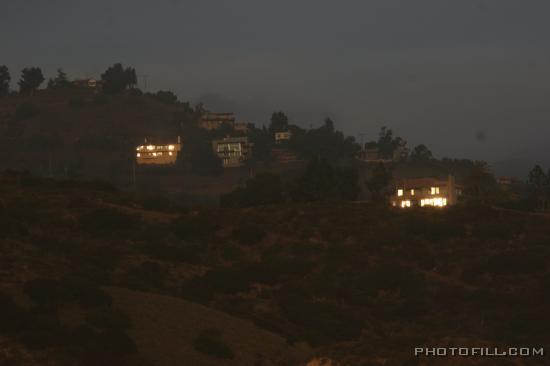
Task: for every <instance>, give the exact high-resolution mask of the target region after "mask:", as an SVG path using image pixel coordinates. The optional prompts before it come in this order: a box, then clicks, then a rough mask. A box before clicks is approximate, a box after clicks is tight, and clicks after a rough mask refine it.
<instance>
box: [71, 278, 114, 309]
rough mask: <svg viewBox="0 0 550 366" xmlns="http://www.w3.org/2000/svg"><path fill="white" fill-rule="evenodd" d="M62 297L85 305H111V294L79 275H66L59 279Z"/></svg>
mask: <svg viewBox="0 0 550 366" xmlns="http://www.w3.org/2000/svg"><path fill="white" fill-rule="evenodd" d="M61 288H62V290H63V297H64V298H65V299H66V300H67V301H68V302H76V303H78V304H80V305H82V306H85V307H108V306H111V305H112V302H113V299H112V297H111V295H109V294H108V293H107V292H105V291H104V290H102V289H101V288H100V287H99V286H98V285H97V284H94V283H92V282H90V281H88V280H84V279H82V278H80V277H66V278H64V279H63V280H62V281H61Z"/></svg>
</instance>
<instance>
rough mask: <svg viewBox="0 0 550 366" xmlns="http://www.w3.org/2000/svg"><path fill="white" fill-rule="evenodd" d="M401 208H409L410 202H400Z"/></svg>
mask: <svg viewBox="0 0 550 366" xmlns="http://www.w3.org/2000/svg"><path fill="white" fill-rule="evenodd" d="M401 207H402V208H405V207H411V201H401Z"/></svg>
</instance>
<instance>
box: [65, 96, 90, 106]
mask: <svg viewBox="0 0 550 366" xmlns="http://www.w3.org/2000/svg"><path fill="white" fill-rule="evenodd" d="M67 104H68V106H69V107H71V108H81V107H84V106H85V105H86V101H85V100H84V99H82V98H71V99H69V102H68V103H67Z"/></svg>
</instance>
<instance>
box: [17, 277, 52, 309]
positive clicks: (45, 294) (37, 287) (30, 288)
mask: <svg viewBox="0 0 550 366" xmlns="http://www.w3.org/2000/svg"><path fill="white" fill-rule="evenodd" d="M23 290H24V292H25V294H26V295H27V296H28V297H29V299H31V301H32V302H33V303H35V304H36V305H40V306H47V307H55V306H57V305H58V304H59V302H60V301H61V291H60V287H59V281H57V280H54V279H48V278H37V279H34V280H29V281H27V282H25V284H24V288H23Z"/></svg>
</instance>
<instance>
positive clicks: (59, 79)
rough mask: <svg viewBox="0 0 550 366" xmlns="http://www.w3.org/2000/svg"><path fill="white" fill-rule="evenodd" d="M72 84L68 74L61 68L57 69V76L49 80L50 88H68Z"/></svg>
mask: <svg viewBox="0 0 550 366" xmlns="http://www.w3.org/2000/svg"><path fill="white" fill-rule="evenodd" d="M70 85H71V83H70V82H69V80H68V79H67V74H66V73H65V72H64V71H63V69H61V68H59V69H57V76H56V77H55V78H53V79H50V80H49V81H48V89H59V88H66V87H68V86H70Z"/></svg>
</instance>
